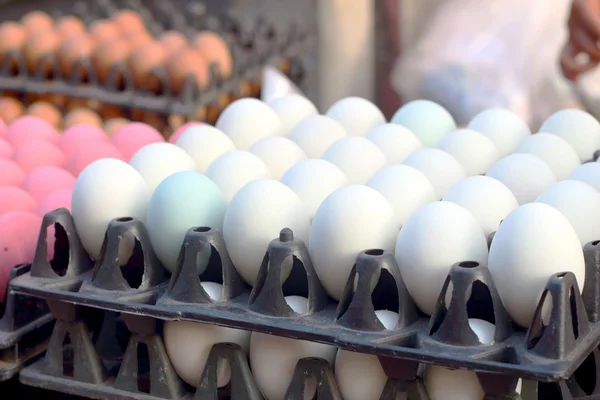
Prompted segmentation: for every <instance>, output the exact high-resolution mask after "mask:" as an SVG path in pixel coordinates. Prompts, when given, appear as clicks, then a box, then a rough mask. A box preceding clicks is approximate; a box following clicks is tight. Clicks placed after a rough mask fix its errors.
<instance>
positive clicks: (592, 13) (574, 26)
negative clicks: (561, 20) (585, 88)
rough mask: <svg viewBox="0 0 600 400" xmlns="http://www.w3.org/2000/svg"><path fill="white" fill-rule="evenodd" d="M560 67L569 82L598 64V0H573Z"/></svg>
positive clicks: (599, 38) (599, 57) (599, 42)
mask: <svg viewBox="0 0 600 400" xmlns="http://www.w3.org/2000/svg"><path fill="white" fill-rule="evenodd" d="M568 29H569V38H568V40H567V43H566V44H565V46H564V47H563V51H562V54H561V58H560V66H561V69H562V71H563V74H564V75H565V77H566V78H567V79H569V80H571V81H576V80H577V78H578V77H579V76H580V75H581V74H583V73H585V72H587V71H590V70H591V69H593V68H595V67H596V66H597V65H598V64H599V63H600V47H599V44H600V0H573V3H572V5H571V14H570V16H569V21H568Z"/></svg>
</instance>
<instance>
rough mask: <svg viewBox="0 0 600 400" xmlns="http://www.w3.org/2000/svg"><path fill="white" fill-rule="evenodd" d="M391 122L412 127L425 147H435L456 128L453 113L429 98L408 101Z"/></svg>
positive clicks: (412, 130)
mask: <svg viewBox="0 0 600 400" xmlns="http://www.w3.org/2000/svg"><path fill="white" fill-rule="evenodd" d="M391 122H392V123H394V124H399V125H402V126H405V127H407V128H408V129H410V130H411V132H413V133H414V134H415V135H417V137H418V138H419V139H420V140H421V143H422V144H423V146H424V147H435V146H436V145H437V144H438V143H439V141H440V140H442V138H443V137H444V136H445V135H446V134H447V133H449V132H452V131H454V130H456V123H455V122H454V119H453V118H452V115H450V113H449V112H448V111H447V110H446V109H445V108H444V107H442V106H440V105H439V104H436V103H434V102H433V101H429V100H415V101H411V102H409V103H406V104H405V105H403V106H402V107H400V109H398V111H396V113H395V114H394V116H393V117H392V121H391Z"/></svg>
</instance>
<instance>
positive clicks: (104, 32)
mask: <svg viewBox="0 0 600 400" xmlns="http://www.w3.org/2000/svg"><path fill="white" fill-rule="evenodd" d="M89 33H90V36H91V37H92V39H94V41H95V42H96V43H97V44H102V43H104V42H107V41H110V40H114V39H117V38H120V37H121V31H120V29H119V27H118V26H117V24H115V23H114V22H112V21H109V20H106V19H101V20H98V21H96V22H94V23H93V24H92V26H90V31H89Z"/></svg>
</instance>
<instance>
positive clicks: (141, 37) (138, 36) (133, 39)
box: [123, 31, 154, 49]
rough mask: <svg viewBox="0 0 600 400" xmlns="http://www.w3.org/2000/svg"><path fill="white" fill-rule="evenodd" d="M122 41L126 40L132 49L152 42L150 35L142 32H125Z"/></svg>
mask: <svg viewBox="0 0 600 400" xmlns="http://www.w3.org/2000/svg"><path fill="white" fill-rule="evenodd" d="M123 39H125V40H127V42H128V43H129V45H130V46H131V48H132V49H135V48H136V47H140V46H143V45H145V44H146V43H149V42H152V41H154V39H153V38H152V35H150V33H148V32H146V31H143V32H126V33H124V34H123Z"/></svg>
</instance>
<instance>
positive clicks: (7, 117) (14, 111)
mask: <svg viewBox="0 0 600 400" xmlns="http://www.w3.org/2000/svg"><path fill="white" fill-rule="evenodd" d="M21 115H23V104H21V102H20V101H19V100H17V99H15V98H12V97H0V119H2V120H3V121H4V122H6V123H7V124H8V123H10V122H12V121H13V120H15V119H17V118H19V117H20V116H21Z"/></svg>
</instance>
